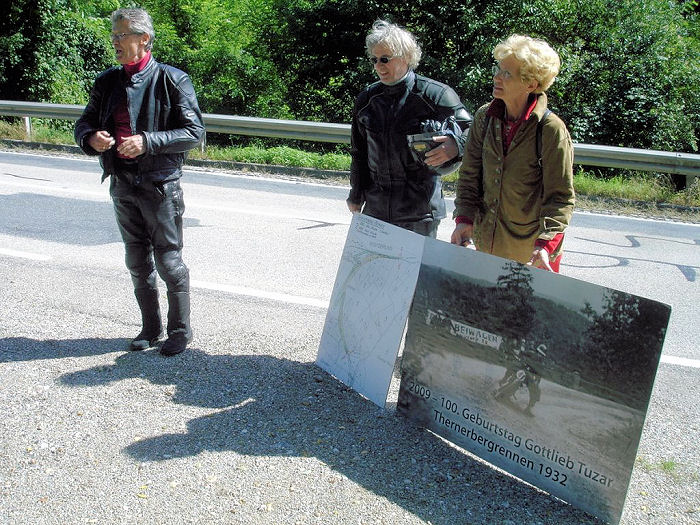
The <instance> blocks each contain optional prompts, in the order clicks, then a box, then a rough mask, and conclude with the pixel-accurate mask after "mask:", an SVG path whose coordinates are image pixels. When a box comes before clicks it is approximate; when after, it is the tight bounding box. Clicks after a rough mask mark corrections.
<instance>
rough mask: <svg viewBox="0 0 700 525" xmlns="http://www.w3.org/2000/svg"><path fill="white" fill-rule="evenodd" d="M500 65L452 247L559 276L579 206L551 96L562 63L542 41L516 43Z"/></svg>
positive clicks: (466, 176) (469, 148)
mask: <svg viewBox="0 0 700 525" xmlns="http://www.w3.org/2000/svg"><path fill="white" fill-rule="evenodd" d="M493 57H494V59H495V60H496V64H494V66H493V97H494V98H493V100H492V101H491V102H490V103H488V104H485V105H484V106H482V107H481V108H479V110H478V111H477V112H476V116H475V118H474V124H473V125H472V127H471V129H470V132H469V137H468V139H467V144H466V146H465V153H464V159H463V162H462V166H461V168H460V171H459V180H458V182H457V195H456V198H455V211H454V214H453V217H454V218H455V222H456V227H455V230H454V232H453V233H452V238H451V241H452V242H453V243H454V244H461V245H464V246H468V245H471V244H472V243H473V245H474V247H475V248H476V249H478V250H480V251H483V252H487V253H490V254H493V255H498V256H500V257H505V258H508V259H512V260H515V261H518V262H521V263H524V264H531V265H534V266H536V267H538V268H543V269H545V270H549V271H555V272H558V271H559V264H560V262H561V255H562V242H563V239H564V230H565V229H566V227H567V226H568V224H569V221H570V220H571V216H572V214H573V209H574V200H575V198H574V187H573V156H574V154H573V145H572V143H571V137H570V136H569V132H568V130H567V129H566V125H565V124H564V122H563V121H562V120H561V119H560V118H559V117H557V116H556V115H555V114H554V113H552V112H551V111H550V110H549V109H547V95H546V94H545V91H546V90H547V89H549V87H550V86H551V85H552V83H553V82H554V79H555V78H556V76H557V74H558V73H559V68H560V60H559V55H558V54H557V53H556V51H554V49H552V47H551V46H550V45H549V44H547V42H545V41H543V40H539V39H535V38H531V37H529V36H524V35H512V36H510V37H508V38H507V39H506V40H504V41H502V42H500V43H499V44H498V45H497V46H496V47H495V48H494V50H493Z"/></svg>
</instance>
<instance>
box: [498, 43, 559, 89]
mask: <svg viewBox="0 0 700 525" xmlns="http://www.w3.org/2000/svg"><path fill="white" fill-rule="evenodd" d="M511 55H512V56H513V57H514V58H515V59H516V60H517V61H518V62H519V63H520V78H521V80H522V81H523V82H524V83H526V84H527V83H528V82H530V81H531V80H534V81H536V82H537V84H538V86H537V88H536V89H535V93H544V92H545V91H547V90H548V89H549V87H550V86H551V85H552V83H553V82H554V79H555V78H556V76H557V75H558V74H559V68H560V67H561V61H560V60H559V55H558V54H557V52H556V51H554V49H552V46H550V45H549V44H548V43H547V42H545V41H544V40H540V39H538V38H532V37H529V36H525V35H511V36H509V37H508V38H506V39H505V40H503V41H502V42H500V43H499V44H498V45H497V46H496V47H494V48H493V58H495V59H496V60H497V61H498V62H500V61H501V60H503V59H505V58H508V57H509V56H511Z"/></svg>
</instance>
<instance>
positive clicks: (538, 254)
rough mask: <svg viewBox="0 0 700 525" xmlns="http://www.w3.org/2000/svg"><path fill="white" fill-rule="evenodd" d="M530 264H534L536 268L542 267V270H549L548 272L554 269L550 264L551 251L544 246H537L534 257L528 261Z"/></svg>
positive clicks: (533, 253)
mask: <svg viewBox="0 0 700 525" xmlns="http://www.w3.org/2000/svg"><path fill="white" fill-rule="evenodd" d="M527 264H528V266H534V267H535V268H541V269H542V270H547V271H548V272H551V271H553V270H552V267H551V266H550V264H549V252H548V251H547V250H545V249H544V248H540V247H537V248H535V249H534V251H533V252H532V257H530V260H529V261H528V262H527Z"/></svg>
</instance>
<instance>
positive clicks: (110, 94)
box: [75, 9, 204, 356]
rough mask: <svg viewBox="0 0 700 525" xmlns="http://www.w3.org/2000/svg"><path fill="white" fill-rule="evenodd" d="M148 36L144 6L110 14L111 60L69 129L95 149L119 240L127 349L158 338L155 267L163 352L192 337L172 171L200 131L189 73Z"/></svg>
mask: <svg viewBox="0 0 700 525" xmlns="http://www.w3.org/2000/svg"><path fill="white" fill-rule="evenodd" d="M154 38H155V32H154V30H153V22H152V20H151V17H150V15H149V14H148V13H147V12H146V11H145V10H143V9H118V10H117V11H114V12H113V13H112V45H113V46H114V52H115V58H116V60H117V62H119V64H120V66H118V67H111V68H109V69H108V70H106V71H104V72H103V73H101V74H100V75H99V76H98V77H97V79H96V81H95V84H94V86H93V88H92V91H91V93H90V100H89V102H88V104H87V106H86V107H85V110H84V111H83V114H82V116H81V117H80V119H79V120H78V122H77V123H76V125H75V140H76V142H77V143H78V144H79V145H80V147H81V148H82V150H83V151H84V152H85V153H87V154H88V155H99V156H100V164H101V165H102V168H103V174H102V180H103V181H104V180H105V179H106V178H107V177H110V189H109V191H110V195H111V197H112V202H113V204H114V211H115V215H116V218H117V224H118V226H119V231H120V233H121V236H122V239H123V241H124V247H125V252H126V257H125V259H126V266H127V268H128V269H129V272H130V273H131V279H132V282H133V285H134V293H135V295H136V300H137V302H138V305H139V308H140V310H141V321H142V329H141V332H140V333H139V334H138V335H137V336H136V337H135V338H134V339H133V340H132V341H131V343H130V345H129V348H130V349H131V350H145V349H147V348H150V347H153V346H155V345H156V344H157V343H158V342H159V340H160V339H161V338H162V336H163V325H162V319H161V313H160V306H159V300H158V288H157V284H156V272H157V273H158V275H160V277H161V278H162V279H163V281H165V284H166V287H167V297H168V317H167V335H168V338H167V340H166V341H165V342H164V343H163V345H162V346H161V348H160V352H161V354H163V355H166V356H170V355H175V354H179V353H180V352H182V351H184V350H185V348H186V347H187V344H188V343H189V342H190V341H191V340H192V328H191V326H190V277H189V270H188V268H187V266H185V263H184V262H183V260H182V246H183V241H182V214H183V213H184V210H185V204H184V200H183V193H182V188H181V187H180V177H181V176H182V164H183V162H184V158H185V153H186V152H187V151H188V150H190V149H192V148H194V147H195V146H197V144H198V143H199V142H200V140H201V139H202V137H203V135H204V124H203V123H202V114H201V112H200V110H199V105H198V103H197V97H196V95H195V92H194V88H193V86H192V82H191V81H190V78H189V77H188V76H187V74H185V73H184V72H182V71H180V70H179V69H176V68H174V67H171V66H167V65H165V64H160V63H158V62H156V60H155V59H154V58H153V57H152V56H151V48H152V46H153V40H154Z"/></svg>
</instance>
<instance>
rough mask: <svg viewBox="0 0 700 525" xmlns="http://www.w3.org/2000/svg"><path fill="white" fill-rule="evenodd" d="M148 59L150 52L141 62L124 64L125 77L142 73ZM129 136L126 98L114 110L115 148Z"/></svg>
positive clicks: (118, 155)
mask: <svg viewBox="0 0 700 525" xmlns="http://www.w3.org/2000/svg"><path fill="white" fill-rule="evenodd" d="M150 59H151V52H150V51H147V52H146V54H145V55H144V57H143V58H142V59H141V60H138V61H137V62H132V63H131V64H124V72H125V73H126V76H127V77H129V78H131V77H132V75H135V74H136V73H138V72H139V71H143V68H145V67H146V64H148V61H149V60H150ZM131 134H132V133H131V123H130V121H129V108H128V106H127V102H126V98H124V103H123V104H120V105H119V106H118V107H117V108H116V109H115V110H114V137H115V140H116V141H117V146H119V144H121V143H122V142H124V139H125V138H126V137H130V136H131ZM117 157H119V158H120V159H126V158H128V157H125V156H124V155H121V154H120V153H118V152H117Z"/></svg>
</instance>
